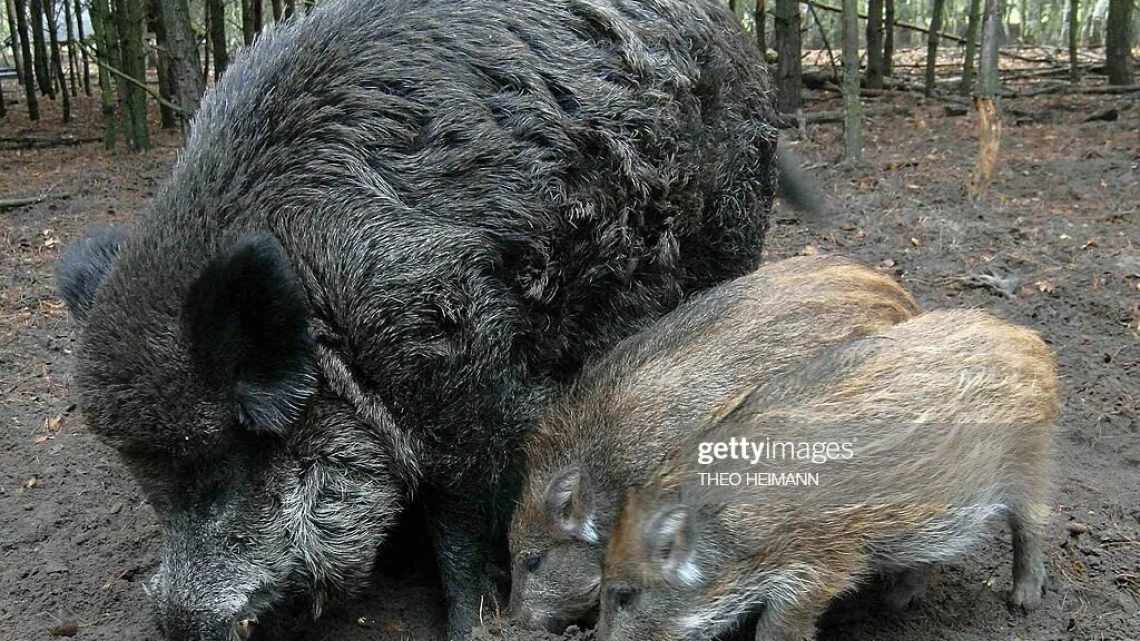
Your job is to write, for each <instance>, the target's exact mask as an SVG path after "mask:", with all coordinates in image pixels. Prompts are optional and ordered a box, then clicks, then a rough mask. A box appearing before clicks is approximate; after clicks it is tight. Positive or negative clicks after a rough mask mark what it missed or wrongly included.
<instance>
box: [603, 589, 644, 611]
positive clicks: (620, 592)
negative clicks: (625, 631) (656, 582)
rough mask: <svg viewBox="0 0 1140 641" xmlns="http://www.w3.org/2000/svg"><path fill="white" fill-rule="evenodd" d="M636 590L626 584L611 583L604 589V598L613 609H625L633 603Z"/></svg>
mask: <svg viewBox="0 0 1140 641" xmlns="http://www.w3.org/2000/svg"><path fill="white" fill-rule="evenodd" d="M636 597H637V590H636V589H634V588H632V587H630V586H628V585H613V586H610V588H609V589H608V590H606V598H607V599H609V601H610V605H611V606H612V607H613V608H614V609H615V610H625V609H626V608H628V607H629V606H631V605H633V600H634V599H635V598H636Z"/></svg>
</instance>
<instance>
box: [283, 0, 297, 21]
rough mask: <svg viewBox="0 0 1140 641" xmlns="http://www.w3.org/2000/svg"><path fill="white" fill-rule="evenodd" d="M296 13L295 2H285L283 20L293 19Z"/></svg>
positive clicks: (291, 0)
mask: <svg viewBox="0 0 1140 641" xmlns="http://www.w3.org/2000/svg"><path fill="white" fill-rule="evenodd" d="M295 13H297V0H285V19H286V20H288V19H289V18H292V17H293V14H295Z"/></svg>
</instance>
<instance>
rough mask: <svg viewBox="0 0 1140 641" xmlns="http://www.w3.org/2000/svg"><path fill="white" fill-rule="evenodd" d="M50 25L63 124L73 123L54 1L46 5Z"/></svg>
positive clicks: (53, 65) (52, 59)
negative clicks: (61, 99)
mask: <svg viewBox="0 0 1140 641" xmlns="http://www.w3.org/2000/svg"><path fill="white" fill-rule="evenodd" d="M44 11H45V12H46V15H45V16H44V17H45V18H47V24H48V41H49V42H48V44H49V45H50V47H51V66H52V69H54V70H55V78H56V79H57V80H58V81H59V93H60V96H61V97H62V98H63V122H64V123H69V122H71V96H70V95H69V94H68V93H67V76H65V75H64V74H63V60H62V58H63V56H62V55H60V51H59V35H58V31H59V29H57V28H56V24H57V23H56V19H55V18H56V16H55V6H54V3H53V2H52V0H48V1H47V4H45V5H44Z"/></svg>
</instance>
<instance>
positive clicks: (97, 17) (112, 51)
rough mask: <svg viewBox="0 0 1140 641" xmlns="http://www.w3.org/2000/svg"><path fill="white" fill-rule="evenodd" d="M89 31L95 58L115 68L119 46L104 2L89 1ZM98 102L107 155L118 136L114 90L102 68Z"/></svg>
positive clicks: (109, 13) (101, 66)
mask: <svg viewBox="0 0 1140 641" xmlns="http://www.w3.org/2000/svg"><path fill="white" fill-rule="evenodd" d="M88 7H89V11H90V12H91V30H92V31H93V32H94V33H93V36H94V38H95V47H96V50H97V52H98V57H99V58H101V59H102V60H103V62H106V63H108V64H111V65H115V66H118V65H119V64H120V63H119V45H118V43H117V42H116V40H115V25H114V22H113V20H112V18H111V7H110V5H109V4H108V2H107V0H90V4H89V5H88ZM96 73H98V74H99V76H98V78H99V102H100V105H101V108H102V114H103V146H104V147H105V148H106V149H107V150H108V151H109V150H111V149H114V148H115V139H116V138H117V137H118V132H119V128H120V125H119V118H118V103H117V101H116V99H115V89H114V87H113V86H112V84H111V74H110V72H108V71H107V70H106V69H105V68H104V67H103V65H99V66H98V71H97V72H96Z"/></svg>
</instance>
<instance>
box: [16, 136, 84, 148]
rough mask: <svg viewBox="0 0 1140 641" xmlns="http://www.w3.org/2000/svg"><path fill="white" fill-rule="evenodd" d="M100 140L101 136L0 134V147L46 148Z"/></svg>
mask: <svg viewBox="0 0 1140 641" xmlns="http://www.w3.org/2000/svg"><path fill="white" fill-rule="evenodd" d="M100 140H102V138H72V137H66V138H11V137H4V136H0V147H2V148H6V149H48V148H50V147H71V146H74V145H83V144H87V143H91V142H99V141H100Z"/></svg>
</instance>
